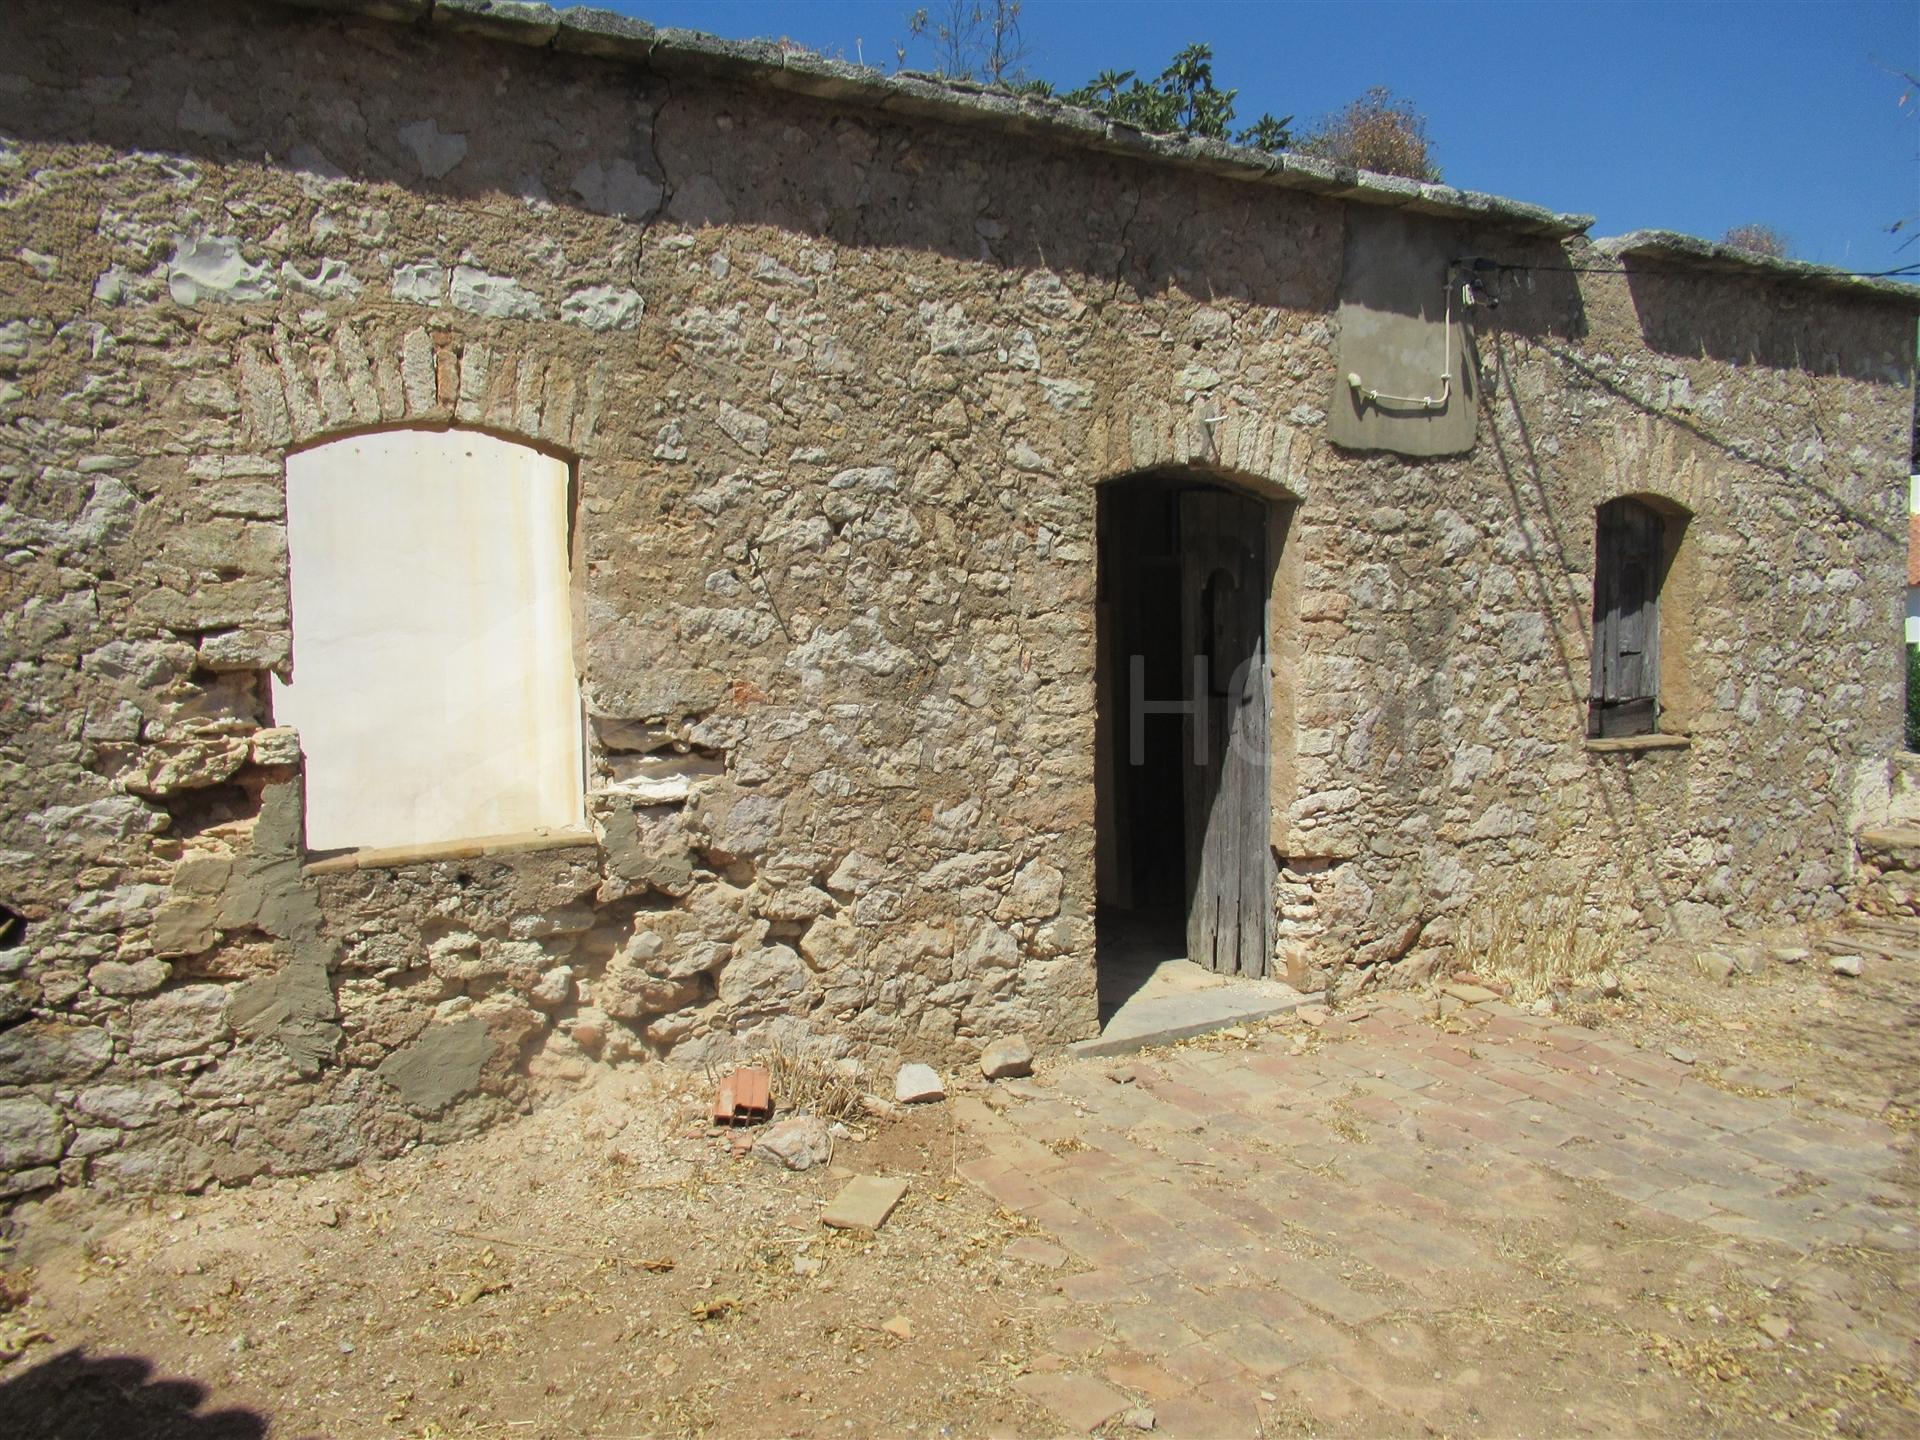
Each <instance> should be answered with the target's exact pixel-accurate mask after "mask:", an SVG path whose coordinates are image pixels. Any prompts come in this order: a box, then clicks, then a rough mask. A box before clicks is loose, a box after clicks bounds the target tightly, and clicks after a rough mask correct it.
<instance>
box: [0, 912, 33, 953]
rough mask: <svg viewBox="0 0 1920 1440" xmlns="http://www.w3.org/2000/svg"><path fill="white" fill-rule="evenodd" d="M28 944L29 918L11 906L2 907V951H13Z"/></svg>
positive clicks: (0, 926) (0, 917) (0, 933)
mask: <svg viewBox="0 0 1920 1440" xmlns="http://www.w3.org/2000/svg"><path fill="white" fill-rule="evenodd" d="M26 942H27V917H26V916H24V915H22V914H21V913H20V912H19V911H18V910H16V909H14V908H13V907H12V906H11V905H0V950H12V949H15V948H17V947H18V946H21V945H24V944H26Z"/></svg>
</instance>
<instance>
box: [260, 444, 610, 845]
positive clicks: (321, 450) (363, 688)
mask: <svg viewBox="0 0 1920 1440" xmlns="http://www.w3.org/2000/svg"><path fill="white" fill-rule="evenodd" d="M567 491H568V472H567V466H566V464H565V463H564V462H563V461H560V460H557V459H554V458H553V457H552V456H549V455H543V454H541V453H540V452H538V451H536V450H532V449H529V448H528V447H526V446H524V445H515V444H513V443H512V442H510V441H506V440H500V439H496V438H495V437H493V436H491V435H482V434H478V433H474V432H470V431H458V430H452V431H426V430H392V431H384V432H381V433H378V434H370V435H359V436H354V437H351V438H348V439H343V440H336V441H332V442H330V443H328V444H325V445H320V446H316V447H315V448H313V449H311V450H305V451H301V452H300V453H298V454H295V455H291V456H289V457H288V459H287V545H288V551H289V559H290V564H291V567H292V577H291V578H292V595H293V679H292V682H291V683H284V682H282V681H281V680H280V679H279V678H278V677H276V678H275V680H274V686H273V690H274V716H275V719H276V720H277V721H278V723H280V724H283V725H293V726H295V727H296V728H297V729H298V730H299V732H300V744H301V749H302V751H303V752H304V754H305V757H306V791H307V794H306V811H307V823H306V842H307V848H308V849H309V850H339V849H369V848H379V849H384V848H388V847H408V846H416V845H430V844H435V843H439V842H444V841H450V840H472V839H484V838H493V837H501V836H510V835H518V834H525V833H532V832H540V831H566V830H577V829H580V828H581V827H582V825H583V816H582V804H583V788H584V787H583V779H582V765H581V729H580V695H579V682H578V679H577V677H576V676H575V673H574V668H573V645H572V613H571V605H570V602H569V596H568V577H567V569H568V554H567Z"/></svg>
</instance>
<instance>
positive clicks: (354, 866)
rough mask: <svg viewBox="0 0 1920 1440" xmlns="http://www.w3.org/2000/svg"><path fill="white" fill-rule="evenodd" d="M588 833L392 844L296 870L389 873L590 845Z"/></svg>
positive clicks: (532, 832)
mask: <svg viewBox="0 0 1920 1440" xmlns="http://www.w3.org/2000/svg"><path fill="white" fill-rule="evenodd" d="M597 843H599V842H598V841H596V840H595V839H594V836H593V832H592V831H591V830H529V831H524V832H522V833H521V834H518V835H488V836H484V837H482V838H480V839H478V840H442V841H439V842H437V843H435V844H432V845H393V846H388V847H387V848H385V849H378V848H372V849H366V850H349V851H346V852H344V853H342V854H335V855H324V856H322V857H320V858H319V859H317V860H309V861H308V862H307V863H306V864H305V865H302V866H301V867H300V873H301V874H302V875H342V874H345V873H346V872H348V871H350V870H391V869H397V868H398V867H400V866H402V865H432V864H435V863H437V862H439V861H442V860H477V859H480V858H481V857H483V856H487V855H514V854H520V853H522V852H525V851H529V850H570V849H572V848H574V847H575V846H581V845H594V844H597Z"/></svg>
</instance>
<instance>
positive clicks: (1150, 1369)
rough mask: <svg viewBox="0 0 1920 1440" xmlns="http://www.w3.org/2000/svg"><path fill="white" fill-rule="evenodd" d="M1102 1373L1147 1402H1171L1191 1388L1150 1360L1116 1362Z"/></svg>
mask: <svg viewBox="0 0 1920 1440" xmlns="http://www.w3.org/2000/svg"><path fill="white" fill-rule="evenodd" d="M1103 1373H1104V1374H1105V1375H1106V1377H1107V1379H1109V1380H1111V1381H1112V1382H1113V1383H1114V1384H1115V1385H1118V1386H1120V1387H1121V1388H1122V1389H1125V1390H1130V1391H1132V1392H1133V1393H1134V1394H1136V1395H1139V1396H1142V1397H1144V1398H1145V1399H1146V1400H1148V1401H1149V1402H1154V1401H1160V1400H1171V1399H1172V1398H1173V1397H1174V1396H1176V1395H1184V1394H1185V1393H1186V1392H1187V1391H1188V1390H1189V1389H1191V1388H1192V1386H1191V1385H1189V1383H1188V1382H1187V1381H1185V1380H1182V1379H1181V1378H1180V1377H1179V1376H1177V1375H1175V1374H1173V1373H1172V1372H1170V1371H1168V1370H1167V1369H1166V1368H1165V1367H1164V1366H1161V1365H1157V1364H1155V1363H1154V1362H1153V1361H1151V1360H1139V1359H1132V1360H1117V1361H1115V1362H1114V1363H1113V1364H1111V1365H1109V1366H1107V1368H1106V1370H1105V1371H1104V1372H1103Z"/></svg>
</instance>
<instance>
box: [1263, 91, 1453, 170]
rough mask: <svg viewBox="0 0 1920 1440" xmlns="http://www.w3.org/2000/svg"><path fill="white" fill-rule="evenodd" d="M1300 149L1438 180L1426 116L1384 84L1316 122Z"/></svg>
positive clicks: (1359, 167)
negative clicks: (1428, 138)
mask: <svg viewBox="0 0 1920 1440" xmlns="http://www.w3.org/2000/svg"><path fill="white" fill-rule="evenodd" d="M1294 148H1295V149H1296V150H1298V151H1299V152H1300V153H1301V154H1303V155H1312V156H1316V157H1318V158H1319V159H1322V160H1331V161H1333V162H1334V163H1335V164H1336V165H1351V166H1353V167H1354V168H1355V169H1356V170H1376V171H1378V172H1379V173H1380V174H1382V175H1399V176H1403V177H1404V178H1406V179H1408V180H1438V179H1439V178H1440V167H1439V166H1438V165H1437V164H1435V163H1434V159H1433V151H1432V147H1431V145H1430V144H1429V142H1428V140H1427V120H1426V117H1425V116H1424V115H1421V114H1420V113H1419V112H1418V111H1416V110H1415V109H1414V108H1413V102H1412V101H1411V100H1402V99H1400V98H1398V97H1397V96H1395V95H1394V93H1393V91H1391V90H1389V89H1388V88H1387V87H1386V86H1385V85H1375V86H1374V87H1373V88H1372V89H1371V90H1369V91H1367V93H1366V94H1364V95H1362V96H1361V97H1360V98H1359V99H1358V100H1355V101H1353V102H1352V103H1351V104H1349V105H1347V106H1346V107H1345V108H1344V109H1342V110H1337V111H1335V112H1334V113H1333V114H1331V115H1328V116H1326V117H1324V118H1323V119H1321V120H1320V121H1319V122H1318V123H1316V124H1315V125H1314V126H1313V127H1312V128H1311V129H1310V130H1308V131H1307V132H1306V134H1304V135H1302V136H1301V137H1300V140H1299V142H1298V143H1297V144H1296V145H1295V147H1294Z"/></svg>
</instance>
